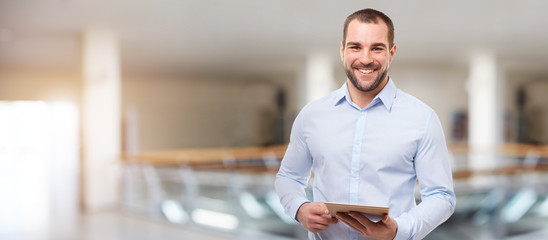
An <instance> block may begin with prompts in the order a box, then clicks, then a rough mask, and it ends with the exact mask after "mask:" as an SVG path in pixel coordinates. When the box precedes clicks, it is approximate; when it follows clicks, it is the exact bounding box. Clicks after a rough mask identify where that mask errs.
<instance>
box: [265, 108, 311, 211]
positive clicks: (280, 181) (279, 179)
mask: <svg viewBox="0 0 548 240" xmlns="http://www.w3.org/2000/svg"><path fill="white" fill-rule="evenodd" d="M303 115H304V114H303V111H301V113H299V115H297V118H296V119H295V122H294V123H293V128H292V130H291V137H290V141H289V145H288V147H287V150H286V152H285V155H284V158H283V160H282V163H281V166H280V170H279V171H278V174H276V181H275V183H274V186H275V188H276V192H277V193H278V197H279V198H280V202H281V204H282V206H283V207H284V209H285V213H286V214H287V215H289V216H290V217H291V218H293V219H295V220H297V221H299V220H298V219H297V211H298V210H299V208H300V207H301V205H303V204H304V203H306V202H309V201H310V200H309V199H308V198H307V196H306V193H305V187H306V186H307V185H308V180H309V178H310V171H311V167H312V157H311V155H310V153H309V151H308V147H307V145H306V142H305V140H304V139H303V121H304V119H303V118H304V117H303Z"/></svg>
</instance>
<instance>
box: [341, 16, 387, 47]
mask: <svg viewBox="0 0 548 240" xmlns="http://www.w3.org/2000/svg"><path fill="white" fill-rule="evenodd" d="M364 27H367V28H371V27H373V28H376V29H375V30H376V31H379V32H382V33H381V34H379V35H381V36H384V39H383V42H386V43H388V26H387V25H386V24H385V23H384V22H383V21H378V22H377V23H374V22H361V21H359V20H358V19H354V20H352V21H351V22H350V23H349V24H348V29H347V32H346V37H345V38H346V42H345V44H348V43H349V42H355V41H356V40H360V39H352V37H361V36H359V35H360V34H358V36H355V34H354V33H355V31H363V28H364Z"/></svg>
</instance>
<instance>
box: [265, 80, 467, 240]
mask: <svg viewBox="0 0 548 240" xmlns="http://www.w3.org/2000/svg"><path fill="white" fill-rule="evenodd" d="M311 170H312V171H313V172H314V178H313V187H312V191H313V197H314V200H313V201H314V202H337V203H349V204H363V205H373V206H386V207H389V208H390V216H391V217H393V218H395V220H396V221H397V223H398V231H397V234H396V238H395V239H421V238H423V237H425V236H426V235H427V234H428V233H430V232H431V231H432V230H433V229H434V228H435V227H437V226H438V225H440V224H441V223H443V222H444V221H445V220H447V219H448V218H449V216H451V214H452V213H453V211H454V209H455V202H456V200H455V193H454V191H453V179H452V172H451V167H450V163H449V160H448V152H447V146H446V143H445V137H444V134H443V130H442V127H441V124H440V121H439V119H438V117H437V115H436V113H435V112H434V111H433V110H432V109H431V108H430V107H428V106H427V105H426V104H424V103H422V102H421V101H419V100H418V99H416V98H414V97H412V96H411V95H409V94H407V93H404V92H402V91H401V90H399V89H397V88H396V86H395V85H394V83H393V82H392V80H391V79H389V81H388V83H387V84H386V85H385V87H384V88H383V89H382V90H381V92H379V94H378V95H377V96H376V97H375V98H374V99H373V101H372V102H371V104H369V105H368V106H367V107H365V108H364V109H360V108H359V107H358V106H357V105H356V104H354V103H353V102H352V100H351V98H350V95H349V92H348V88H347V85H346V83H345V84H344V85H343V86H342V87H341V88H340V89H338V90H336V91H334V92H332V93H330V94H329V95H327V96H325V97H323V98H321V99H319V100H316V101H313V102H311V103H309V104H308V105H306V106H305V107H304V108H303V109H302V110H301V112H300V113H299V115H298V116H297V118H296V119H295V122H294V123H293V129H292V131H291V139H290V143H289V146H288V149H287V152H286V153H285V156H284V158H283V160H282V165H281V167H280V170H279V172H278V174H277V175H276V183H275V186H276V191H277V193H278V195H279V197H280V201H281V203H282V205H283V206H284V208H285V211H286V213H287V214H289V215H290V216H291V217H293V218H296V214H297V210H298V209H299V207H300V206H301V205H302V204H303V203H305V202H309V201H310V200H309V199H308V198H307V197H306V194H305V187H306V186H307V184H308V180H309V178H310V175H311ZM417 180H418V182H419V185H420V193H421V199H422V202H421V203H420V204H418V205H417V204H416V203H415V197H414V187H415V184H416V183H417ZM316 235H319V236H318V237H321V239H364V238H363V237H362V236H361V235H360V234H359V233H358V232H356V231H354V230H352V229H351V228H349V227H347V226H346V225H344V223H342V222H339V224H337V225H329V227H328V229H327V230H325V231H323V232H321V233H319V234H316ZM309 236H310V238H311V239H314V237H315V235H313V234H309ZM318 239H319V238H318Z"/></svg>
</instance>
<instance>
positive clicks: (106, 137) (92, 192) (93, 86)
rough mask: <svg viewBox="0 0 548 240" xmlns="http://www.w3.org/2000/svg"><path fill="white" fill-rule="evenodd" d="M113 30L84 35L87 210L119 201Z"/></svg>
mask: <svg viewBox="0 0 548 240" xmlns="http://www.w3.org/2000/svg"><path fill="white" fill-rule="evenodd" d="M119 52H120V51H119V47H118V40H117V38H116V35H115V33H113V32H111V31H109V30H105V29H89V30H86V31H85V32H84V38H83V74H84V76H83V80H84V83H83V86H84V89H83V103H82V106H83V120H82V121H83V143H82V147H83V153H84V154H83V161H84V163H83V166H84V168H83V175H84V177H83V187H84V189H83V190H84V194H83V198H84V199H83V201H84V206H85V208H86V210H89V211H95V210H100V209H105V208H110V207H113V206H115V205H116V204H117V202H118V187H117V186H118V182H117V180H118V172H119V171H118V164H117V163H118V159H119V154H120V149H121V141H120V137H121V136H120V135H121V126H120V125H121V120H120V118H121V116H120V95H121V94H120V92H121V91H120V56H119V55H120V53H119Z"/></svg>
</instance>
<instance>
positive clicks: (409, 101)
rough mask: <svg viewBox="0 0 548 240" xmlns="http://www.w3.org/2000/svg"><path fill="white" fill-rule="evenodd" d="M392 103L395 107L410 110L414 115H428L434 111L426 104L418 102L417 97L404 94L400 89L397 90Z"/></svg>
mask: <svg viewBox="0 0 548 240" xmlns="http://www.w3.org/2000/svg"><path fill="white" fill-rule="evenodd" d="M394 103H395V104H396V105H397V106H400V107H402V108H403V109H406V110H411V111H413V112H415V113H424V114H428V115H430V114H431V113H432V112H434V109H432V108H431V107H430V106H429V105H428V104H426V103H425V102H423V101H422V100H420V99H419V98H418V97H415V96H413V95H411V94H409V93H407V92H404V91H402V90H401V89H398V90H397V94H396V99H395V102H394Z"/></svg>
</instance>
